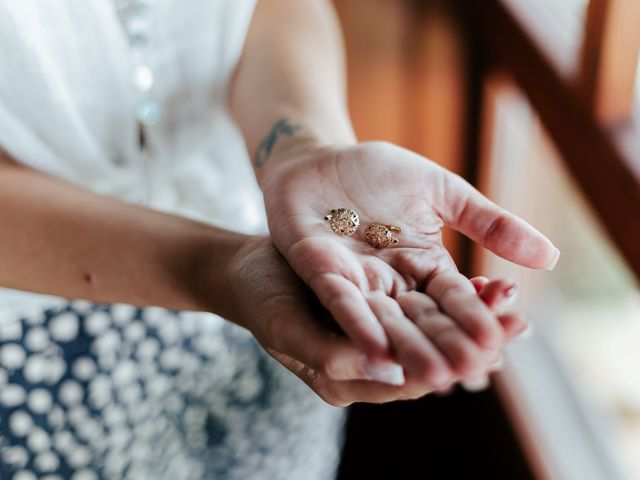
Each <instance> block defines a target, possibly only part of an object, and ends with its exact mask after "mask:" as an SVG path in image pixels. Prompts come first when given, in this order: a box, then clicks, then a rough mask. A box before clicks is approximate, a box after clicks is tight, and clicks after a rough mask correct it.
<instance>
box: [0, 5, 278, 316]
mask: <svg viewBox="0 0 640 480" xmlns="http://www.w3.org/2000/svg"><path fill="white" fill-rule="evenodd" d="M255 1H256V0H182V1H180V0H155V1H152V0H137V1H134V2H133V3H132V2H128V1H127V0H124V1H123V0H0V71H1V74H0V148H2V149H4V150H5V151H6V152H7V153H8V154H9V155H10V156H11V157H12V158H14V159H15V160H17V161H19V162H22V163H24V164H25V165H28V166H30V167H32V168H35V169H38V170H41V171H43V172H46V173H48V174H50V175H54V176H57V177H60V178H63V179H65V180H68V181H70V182H73V183H76V184H79V185H82V186H84V187H86V188H89V189H91V190H93V191H95V192H98V193H101V194H104V195H110V196H114V197H118V198H121V199H123V200H126V201H129V202H134V203H139V204H144V205H147V206H150V207H152V208H156V209H159V210H163V211H168V212H174V213H178V214H182V215H187V216H190V217H194V218H197V219H200V220H204V221H208V222H210V223H213V224H216V225H220V226H222V227H225V228H230V229H235V230H240V231H244V232H248V233H255V232H264V231H266V221H265V216H264V208H263V205H262V197H261V194H260V191H259V189H258V188H257V185H256V182H255V178H254V176H253V172H252V169H251V165H250V162H249V160H248V156H247V152H246V150H245V147H244V143H243V141H242V138H241V136H240V134H239V132H238V130H237V128H236V127H235V125H234V123H233V121H232V120H231V118H230V116H229V114H228V111H227V105H226V93H227V89H228V86H229V80H230V77H231V75H232V74H233V71H234V68H235V66H236V64H237V62H238V60H239V58H240V54H241V51H242V48H243V44H244V39H245V37H246V32H247V29H248V26H249V23H250V20H251V16H252V13H253V9H254V6H255ZM132 5H134V6H132ZM132 8H133V9H137V10H139V11H129V12H127V9H132ZM123 12H124V13H125V14H126V15H125V16H124V17H122V18H126V21H125V20H122V19H121V18H119V14H120V15H122V14H123ZM141 19H143V20H144V21H142V20H141ZM136 22H138V23H139V25H138V24H136ZM141 45H142V46H141ZM144 102H151V105H152V106H154V107H155V106H157V107H158V109H159V117H158V118H157V119H156V118H153V119H152V120H150V121H148V122H147V123H148V125H146V126H145V143H146V148H145V149H141V148H140V138H139V130H138V121H139V120H138V119H137V116H138V117H140V115H141V114H140V110H139V109H140V106H141V105H144ZM147 113H148V110H147ZM154 114H155V112H154ZM152 116H154V115H152ZM155 120H157V122H155V123H154V121H155ZM0 228H1V227H0ZM55 301H56V300H55V299H52V298H51V297H47V296H43V295H34V294H27V293H23V292H16V291H13V290H7V289H0V313H2V316H1V317H0V323H1V322H2V320H3V319H7V318H9V317H10V315H8V314H7V312H8V311H9V310H12V311H15V312H16V314H19V313H20V312H21V311H24V309H25V308H28V307H37V308H42V306H43V305H46V304H47V303H52V302H55ZM9 319H10V318H9Z"/></svg>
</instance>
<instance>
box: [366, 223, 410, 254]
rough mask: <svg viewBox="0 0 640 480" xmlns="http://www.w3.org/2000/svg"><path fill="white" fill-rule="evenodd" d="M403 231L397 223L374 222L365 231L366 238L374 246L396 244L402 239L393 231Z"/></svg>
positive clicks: (380, 246)
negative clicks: (382, 223) (395, 235)
mask: <svg viewBox="0 0 640 480" xmlns="http://www.w3.org/2000/svg"><path fill="white" fill-rule="evenodd" d="M401 231H402V229H401V228H400V227H396V226H395V225H381V224H379V223H372V224H371V225H369V226H368V227H367V229H366V230H365V231H364V239H365V240H366V241H367V242H369V245H371V246H372V247H374V248H387V247H388V246H389V245H395V244H396V243H398V242H399V241H400V240H398V239H397V238H396V237H394V236H393V235H392V234H391V232H394V233H400V232H401Z"/></svg>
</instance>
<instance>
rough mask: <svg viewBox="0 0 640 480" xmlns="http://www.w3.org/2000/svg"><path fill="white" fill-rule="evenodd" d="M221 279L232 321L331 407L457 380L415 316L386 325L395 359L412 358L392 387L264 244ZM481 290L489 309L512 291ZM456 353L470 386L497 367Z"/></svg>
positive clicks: (412, 393)
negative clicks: (226, 288) (464, 363)
mask: <svg viewBox="0 0 640 480" xmlns="http://www.w3.org/2000/svg"><path fill="white" fill-rule="evenodd" d="M224 275H225V276H226V278H227V279H228V283H229V287H230V288H229V291H230V292H232V294H231V296H232V298H229V299H228V301H229V303H230V304H232V305H234V306H235V307H234V313H233V318H232V320H234V321H235V322H236V323H238V324H240V325H244V326H246V327H247V328H249V329H250V330H251V331H252V332H253V334H254V335H255V337H256V338H257V339H258V341H259V342H260V343H261V345H262V346H263V347H264V348H265V350H266V351H267V352H269V353H270V354H271V355H272V356H273V357H274V358H275V359H276V360H278V361H279V362H280V363H281V364H283V365H284V366H285V367H287V368H288V369H289V370H291V371H292V372H293V373H294V374H296V375H297V376H298V377H299V378H301V379H302V380H303V381H304V382H305V383H306V384H307V385H309V387H311V388H312V389H313V390H314V391H315V392H316V393H317V394H318V395H319V396H320V397H321V398H323V399H324V400H325V401H326V402H328V403H330V404H332V405H337V406H345V405H349V404H351V403H353V402H375V403H381V402H388V401H394V400H400V399H409V398H417V397H421V396H423V395H425V394H427V393H430V392H432V391H435V390H438V389H446V388H448V387H450V386H451V385H452V384H454V383H455V382H457V381H459V380H461V379H462V377H461V376H460V375H459V374H458V373H457V372H456V367H455V363H454V362H453V361H452V359H450V358H449V357H448V356H447V353H446V352H443V351H440V350H439V349H438V347H437V346H436V344H434V343H431V341H430V339H429V338H428V337H426V336H424V335H421V334H420V331H419V329H421V328H427V329H428V328H430V327H429V326H428V324H429V323H430V322H427V323H425V324H424V325H422V324H421V323H420V317H419V315H417V316H416V317H411V320H412V321H411V322H408V323H409V324H410V325H415V327H413V328H409V329H407V328H406V325H396V326H394V325H387V327H389V339H390V341H391V342H392V343H393V344H394V345H395V346H396V347H397V351H398V352H402V353H399V354H398V355H399V356H402V358H395V357H394V360H395V361H402V360H404V359H405V358H409V357H410V358H412V362H411V365H410V368H405V370H404V377H405V381H404V383H403V384H402V385H390V384H389V382H390V381H391V380H392V378H390V377H392V376H394V375H397V373H398V369H397V367H395V366H394V365H393V364H388V363H387V364H384V363H377V364H376V363H374V364H372V363H371V362H370V360H369V359H368V358H367V356H366V355H365V354H364V353H363V352H362V351H361V350H360V349H359V348H357V347H356V346H355V345H354V344H353V343H352V342H351V340H350V339H348V338H347V337H346V336H344V334H343V333H341V332H339V331H337V330H336V329H335V328H332V324H331V321H330V320H328V319H327V318H326V317H325V316H323V313H324V312H325V311H324V309H323V308H322V307H321V306H320V305H319V304H318V302H317V300H316V299H315V296H314V295H313V294H312V292H311V291H310V290H309V289H308V288H307V287H306V286H305V285H304V284H303V283H302V282H301V281H300V280H299V279H298V278H297V277H296V275H295V274H294V273H293V272H292V271H291V269H290V268H289V266H288V264H287V263H286V262H285V261H284V259H283V258H282V256H280V254H279V253H278V252H277V250H276V249H275V248H274V246H273V245H272V244H271V240H270V239H268V238H262V237H256V238H252V239H249V240H248V241H247V242H246V243H245V245H244V246H243V247H242V248H240V249H239V250H238V252H237V253H236V255H235V256H234V257H233V258H232V259H231V261H230V262H229V266H228V268H227V270H226V271H225V272H224ZM474 282H475V280H474ZM481 283H482V285H483V286H482V287H478V288H479V291H480V292H481V299H482V300H483V301H485V300H486V298H485V297H486V296H487V295H488V296H489V297H491V298H492V300H491V301H492V302H494V303H500V302H501V301H502V299H506V298H508V296H509V295H510V292H511V291H512V286H513V285H512V284H510V283H508V282H504V281H494V282H489V283H488V284H487V282H486V281H484V280H482V281H481ZM474 284H475V283H474ZM485 284H486V285H485ZM483 292H484V293H485V294H486V295H485V297H483V296H482V294H483ZM420 295H422V296H423V297H425V298H426V299H428V297H426V295H424V294H419V293H417V292H413V293H411V296H410V297H411V298H409V296H408V297H407V298H406V299H405V301H406V303H407V305H408V309H409V310H410V307H411V303H412V302H415V303H416V304H419V303H420V301H421V299H420V297H419V296H420ZM427 301H428V300H427ZM382 302H384V300H383V301H382ZM409 315H411V314H410V313H409ZM500 319H501V323H502V328H503V332H504V335H505V337H506V338H511V337H513V336H514V335H517V334H518V333H519V332H520V331H521V330H522V329H523V328H525V327H526V323H524V321H523V320H522V318H521V317H520V316H519V315H517V314H505V315H501V316H500ZM451 328H452V329H456V328H457V327H456V326H455V325H454V326H452V327H451ZM460 335H464V333H463V332H460ZM412 351H413V353H411V352H412ZM460 352H461V353H462V355H463V357H465V358H468V359H469V360H471V362H477V364H472V365H470V367H471V369H472V370H473V371H474V374H473V375H472V376H470V377H468V378H469V379H477V378H482V377H483V376H485V375H486V374H487V373H488V371H489V369H490V367H491V365H492V364H495V362H497V361H498V360H499V353H498V352H481V351H480V350H479V349H477V347H475V346H474V345H473V344H472V343H471V342H467V343H466V344H465V345H464V346H463V349H462V350H460ZM376 378H377V379H379V380H383V382H384V383H383V382H380V381H376Z"/></svg>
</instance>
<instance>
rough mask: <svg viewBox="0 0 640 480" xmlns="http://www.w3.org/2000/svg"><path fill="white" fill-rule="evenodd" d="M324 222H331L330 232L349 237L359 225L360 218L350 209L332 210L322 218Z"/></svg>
mask: <svg viewBox="0 0 640 480" xmlns="http://www.w3.org/2000/svg"><path fill="white" fill-rule="evenodd" d="M324 221H325V222H331V224H330V225H331V230H333V231H334V232H335V233H337V234H338V235H342V236H343V237H350V236H351V235H353V234H354V233H356V230H357V229H358V225H360V216H359V215H358V212H356V211H355V210H351V209H350V208H334V209H333V210H331V213H329V215H327V216H325V217H324Z"/></svg>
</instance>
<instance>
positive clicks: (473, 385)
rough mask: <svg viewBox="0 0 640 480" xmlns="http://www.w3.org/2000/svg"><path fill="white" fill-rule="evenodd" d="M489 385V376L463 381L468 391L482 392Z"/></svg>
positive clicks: (463, 385) (463, 386)
mask: <svg viewBox="0 0 640 480" xmlns="http://www.w3.org/2000/svg"><path fill="white" fill-rule="evenodd" d="M488 386H489V377H482V378H478V379H476V380H467V381H465V382H462V388H464V389H465V390H466V391H467V392H480V391H482V390H485V389H486V388H487V387H488Z"/></svg>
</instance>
